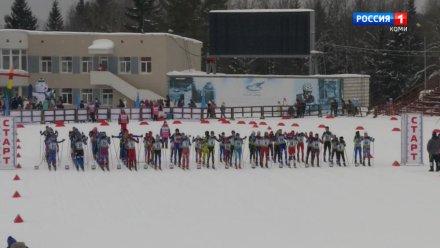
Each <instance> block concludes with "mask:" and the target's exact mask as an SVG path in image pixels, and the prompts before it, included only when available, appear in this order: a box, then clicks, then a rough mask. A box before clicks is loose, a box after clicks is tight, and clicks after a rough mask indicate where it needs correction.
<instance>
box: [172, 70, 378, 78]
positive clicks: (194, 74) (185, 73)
mask: <svg viewBox="0 0 440 248" xmlns="http://www.w3.org/2000/svg"><path fill="white" fill-rule="evenodd" d="M167 76H169V77H179V76H182V77H191V76H192V77H237V78H241V77H254V78H370V75H364V74H329V75H321V74H317V75H257V74H224V73H217V74H212V73H210V74H207V73H206V72H203V71H197V70H185V71H171V72H168V73H167Z"/></svg>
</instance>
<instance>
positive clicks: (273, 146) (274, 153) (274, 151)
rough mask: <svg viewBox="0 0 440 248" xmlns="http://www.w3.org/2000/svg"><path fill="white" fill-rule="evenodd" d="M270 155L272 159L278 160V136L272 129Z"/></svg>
mask: <svg viewBox="0 0 440 248" xmlns="http://www.w3.org/2000/svg"><path fill="white" fill-rule="evenodd" d="M269 153H270V154H269V156H270V158H271V159H272V161H273V162H274V163H276V162H277V155H278V146H277V145H276V138H275V135H274V134H273V131H270V133H269Z"/></svg>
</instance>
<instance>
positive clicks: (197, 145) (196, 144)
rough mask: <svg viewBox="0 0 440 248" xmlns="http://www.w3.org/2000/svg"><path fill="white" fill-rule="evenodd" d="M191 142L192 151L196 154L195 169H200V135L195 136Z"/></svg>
mask: <svg viewBox="0 0 440 248" xmlns="http://www.w3.org/2000/svg"><path fill="white" fill-rule="evenodd" d="M192 142H193V143H194V149H195V152H196V164H197V169H200V168H199V167H200V164H201V163H202V138H201V137H200V135H197V136H196V138H193V139H192Z"/></svg>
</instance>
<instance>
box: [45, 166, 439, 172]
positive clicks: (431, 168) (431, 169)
mask: <svg viewBox="0 0 440 248" xmlns="http://www.w3.org/2000/svg"><path fill="white" fill-rule="evenodd" d="M49 170H50V167H49ZM429 171H430V172H431V171H434V165H431V166H429Z"/></svg>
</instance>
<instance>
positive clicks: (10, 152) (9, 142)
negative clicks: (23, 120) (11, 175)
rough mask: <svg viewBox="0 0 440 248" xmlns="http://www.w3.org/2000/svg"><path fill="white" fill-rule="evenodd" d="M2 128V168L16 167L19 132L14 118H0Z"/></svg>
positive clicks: (0, 146)
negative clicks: (17, 136) (17, 135)
mask: <svg viewBox="0 0 440 248" xmlns="http://www.w3.org/2000/svg"><path fill="white" fill-rule="evenodd" d="M0 128H1V134H0V151H1V154H0V169H15V164H16V163H15V161H16V157H15V156H16V152H17V149H16V134H17V133H16V128H15V122H14V118H13V117H3V118H0Z"/></svg>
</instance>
